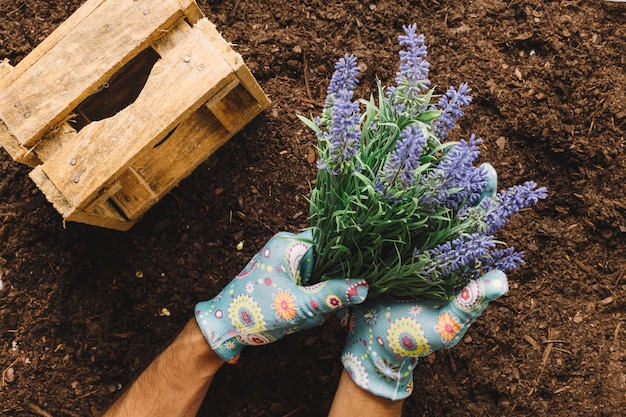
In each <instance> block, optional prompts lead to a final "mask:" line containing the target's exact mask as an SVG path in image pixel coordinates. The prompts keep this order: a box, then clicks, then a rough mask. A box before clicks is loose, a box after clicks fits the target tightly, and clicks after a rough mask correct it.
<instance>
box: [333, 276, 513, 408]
mask: <svg viewBox="0 0 626 417" xmlns="http://www.w3.org/2000/svg"><path fill="white" fill-rule="evenodd" d="M507 290H508V284H507V279H506V276H505V275H504V274H503V273H502V272H500V271H497V270H494V271H490V272H488V273H487V274H485V275H483V276H482V277H481V278H479V279H477V280H472V281H470V282H469V284H468V285H467V286H466V287H465V288H464V289H463V290H462V291H461V292H460V293H459V295H457V297H456V298H455V299H454V300H452V301H449V302H445V301H443V302H442V301H432V300H421V301H410V300H393V299H391V298H390V297H384V296H383V297H380V298H377V299H375V300H372V301H366V302H365V303H363V304H361V305H358V306H355V307H353V308H352V313H351V316H350V317H349V332H348V340H347V343H346V347H345V349H344V351H343V353H342V356H341V361H342V363H343V366H344V368H345V369H346V371H347V372H348V374H349V375H350V377H351V378H352V380H353V381H354V383H355V384H356V385H358V386H359V387H361V388H363V389H364V390H367V391H369V392H370V393H372V394H374V395H377V396H379V397H385V398H388V399H391V400H401V399H404V398H406V397H408V396H409V395H410V394H411V392H412V391H413V369H414V368H415V364H416V363H417V359H418V358H420V357H423V356H426V355H428V354H430V353H431V352H433V351H436V350H442V349H450V348H452V347H454V346H455V345H456V344H457V343H458V342H459V340H461V338H462V337H463V335H464V334H465V331H466V330H467V329H468V328H469V326H470V325H471V324H472V323H473V322H474V320H475V319H476V318H477V317H478V316H480V314H481V313H482V312H483V311H484V310H485V309H486V308H487V305H488V303H489V302H490V301H492V300H495V299H496V298H498V297H499V296H501V295H502V294H505V293H506V292H507Z"/></svg>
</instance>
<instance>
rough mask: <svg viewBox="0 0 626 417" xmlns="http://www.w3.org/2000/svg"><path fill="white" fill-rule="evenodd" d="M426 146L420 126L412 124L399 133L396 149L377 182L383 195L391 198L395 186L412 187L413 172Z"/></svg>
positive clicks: (424, 136)
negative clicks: (380, 184) (380, 185)
mask: <svg viewBox="0 0 626 417" xmlns="http://www.w3.org/2000/svg"><path fill="white" fill-rule="evenodd" d="M425 144H426V135H425V134H424V130H423V129H422V127H421V126H419V125H417V124H412V125H410V126H407V127H406V128H405V129H404V130H403V131H402V132H401V133H400V139H399V140H398V142H397V143H396V148H395V150H394V151H393V152H391V154H390V155H389V158H388V159H387V162H386V163H385V166H384V167H383V171H382V175H381V178H380V179H379V181H380V182H381V183H382V192H383V194H384V195H387V196H392V194H393V188H394V187H395V186H398V187H400V188H401V189H407V188H409V187H411V186H412V185H413V182H414V180H415V170H416V169H417V167H418V166H419V158H420V156H421V154H422V149H423V148H424V145H425Z"/></svg>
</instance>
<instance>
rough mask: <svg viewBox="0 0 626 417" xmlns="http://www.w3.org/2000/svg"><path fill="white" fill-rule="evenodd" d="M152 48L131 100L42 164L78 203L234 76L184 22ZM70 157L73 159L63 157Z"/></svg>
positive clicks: (68, 195)
mask: <svg viewBox="0 0 626 417" xmlns="http://www.w3.org/2000/svg"><path fill="white" fill-rule="evenodd" d="M181 32H186V33H187V35H185V36H182V35H181ZM154 48H155V50H157V52H159V54H160V55H161V59H160V60H159V61H158V62H157V63H156V64H155V65H154V67H153V69H152V72H151V75H150V77H149V78H148V81H147V82H146V85H145V86H144V89H143V90H142V92H141V93H140V95H139V97H138V98H137V100H136V101H135V102H134V103H133V104H131V105H129V106H128V107H126V108H125V109H124V110H122V111H121V112H120V113H118V114H117V115H116V116H115V117H112V118H109V119H105V120H101V121H98V122H94V123H91V124H90V125H88V126H86V127H85V128H84V129H83V130H81V131H80V132H79V133H78V135H76V136H75V137H74V138H72V139H71V140H70V141H68V142H67V143H66V144H65V145H64V146H63V148H62V149H61V150H59V151H58V152H57V153H56V154H54V155H53V156H52V158H50V159H49V160H48V161H46V162H45V163H44V164H43V165H42V166H43V169H44V171H45V173H46V174H47V176H48V177H49V178H50V179H51V180H52V182H53V183H54V184H55V185H56V186H57V188H58V189H59V190H60V191H61V193H62V194H63V195H64V196H65V197H66V198H67V199H68V201H70V203H71V204H72V205H74V206H76V207H78V208H82V207H83V206H84V204H85V202H88V201H90V200H91V199H93V198H94V197H95V195H96V194H97V193H98V190H99V189H100V187H101V186H102V184H108V183H110V182H111V181H112V180H113V179H115V178H117V177H118V176H119V175H120V174H121V173H122V172H123V171H125V170H126V169H127V168H128V167H129V166H130V164H131V163H132V161H133V160H134V159H137V158H138V157H139V156H140V154H141V152H142V151H144V149H145V150H146V152H147V151H150V150H151V149H152V148H153V147H154V145H156V144H157V143H158V142H159V141H161V140H162V139H163V138H165V137H166V135H167V134H168V133H169V132H171V131H172V130H173V129H174V127H176V126H177V125H178V124H179V123H180V122H181V121H182V120H185V119H186V118H188V117H189V116H190V115H191V114H192V113H193V112H195V111H196V110H197V109H198V108H199V107H200V106H201V105H202V104H203V103H205V102H206V101H208V100H209V98H210V97H211V96H213V95H214V94H216V93H217V92H218V91H219V90H220V89H221V88H223V87H224V86H225V85H227V84H228V83H229V82H231V81H232V80H233V79H234V78H235V75H234V73H233V72H232V69H231V68H230V66H229V65H228V64H226V62H225V61H224V60H222V59H220V58H219V55H217V52H216V51H215V49H214V48H213V47H212V46H211V45H210V44H209V43H208V42H207V40H206V38H205V37H204V36H203V35H202V33H201V32H200V31H198V30H195V29H191V28H190V27H189V26H188V25H187V24H186V23H184V22H183V23H181V24H180V25H179V26H178V27H177V29H175V30H171V31H169V32H168V33H167V35H166V36H164V37H163V38H162V39H161V40H159V42H158V43H157V44H156V45H154ZM200 87H202V88H200ZM72 158H75V159H76V161H77V163H76V164H75V165H70V164H68V162H67V161H69V160H71V159H72Z"/></svg>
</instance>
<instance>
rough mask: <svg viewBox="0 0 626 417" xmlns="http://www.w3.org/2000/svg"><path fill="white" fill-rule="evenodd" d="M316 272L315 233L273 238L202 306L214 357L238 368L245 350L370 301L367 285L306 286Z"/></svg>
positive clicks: (328, 283)
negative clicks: (333, 313)
mask: <svg viewBox="0 0 626 417" xmlns="http://www.w3.org/2000/svg"><path fill="white" fill-rule="evenodd" d="M312 268H313V247H312V239H311V232H310V231H305V232H302V233H300V234H298V235H294V234H292V233H285V232H281V233H278V234H277V235H275V236H274V237H273V238H271V239H270V240H269V241H268V242H267V243H266V244H265V246H264V247H263V249H261V251H260V252H259V253H257V254H256V255H255V256H254V257H253V258H252V259H251V260H250V262H249V263H248V265H247V266H246V267H245V268H244V269H243V270H242V271H241V272H240V273H239V275H237V276H236V277H235V278H234V279H233V280H232V281H231V282H230V283H229V284H228V285H226V287H224V289H223V290H222V291H221V292H220V293H219V294H218V295H217V296H216V297H215V298H213V299H211V300H209V301H205V302H201V303H198V304H197V305H196V309H195V315H196V320H197V322H198V325H199V326H200V329H201V330H202V333H203V334H204V337H205V338H206V339H207V341H208V342H209V344H210V345H211V348H212V349H213V351H215V353H217V354H218V355H219V356H220V357H221V358H222V359H224V360H225V361H226V362H228V363H236V362H237V360H238V359H239V356H240V353H241V350H242V349H243V347H244V346H245V345H264V344H267V343H271V342H273V341H275V340H278V339H280V338H282V337H283V336H285V335H288V334H290V333H294V332H297V331H299V330H302V329H307V328H311V327H314V326H318V325H320V324H322V323H323V322H324V320H325V318H326V315H327V314H328V313H330V312H332V311H334V310H336V309H339V308H343V307H347V306H351V305H354V304H358V303H361V302H363V301H364V300H365V297H366V296H367V290H368V287H367V283H366V282H365V281H363V280H350V279H346V280H343V279H341V280H330V281H325V282H322V283H319V284H316V285H312V286H309V287H305V286H301V285H305V284H306V283H307V281H308V279H309V277H310V274H311V270H312Z"/></svg>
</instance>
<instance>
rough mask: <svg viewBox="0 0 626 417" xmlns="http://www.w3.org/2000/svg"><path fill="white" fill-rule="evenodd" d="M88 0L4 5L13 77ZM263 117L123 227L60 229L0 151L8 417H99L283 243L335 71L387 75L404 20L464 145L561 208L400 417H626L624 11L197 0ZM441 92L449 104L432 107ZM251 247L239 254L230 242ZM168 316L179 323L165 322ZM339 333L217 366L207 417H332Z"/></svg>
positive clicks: (296, 214)
mask: <svg viewBox="0 0 626 417" xmlns="http://www.w3.org/2000/svg"><path fill="white" fill-rule="evenodd" d="M81 3H82V1H80V0H64V1H60V0H30V1H25V0H0V58H3V57H6V58H8V59H9V60H10V62H11V64H12V65H16V64H17V63H18V62H19V61H20V60H21V59H23V58H24V57H25V56H26V55H27V54H28V53H29V52H30V51H31V50H32V49H33V48H34V47H35V46H36V45H37V44H39V43H40V42H41V41H42V40H43V39H45V38H46V37H47V36H48V35H49V34H50V33H51V32H52V31H53V30H54V29H55V27H56V26H58V25H59V24H60V23H61V22H63V21H64V20H65V19H66V18H67V17H68V16H69V15H70V14H71V13H73V12H74V11H75V10H76V9H77V8H78V7H79V6H80V4H81ZM199 5H200V7H201V8H202V10H203V11H204V13H205V14H206V16H207V17H209V19H210V20H211V21H212V22H214V23H215V24H216V25H217V27H218V29H219V30H220V31H221V32H222V34H223V36H224V37H225V38H226V39H227V40H228V41H229V42H231V43H232V44H233V45H234V48H235V49H236V50H237V51H238V52H239V53H240V54H241V55H242V56H243V58H244V60H245V62H246V64H247V65H248V67H249V68H250V69H251V71H252V72H253V73H254V75H255V77H256V78H257V80H258V82H259V84H260V85H261V87H262V88H263V89H264V91H265V92H266V93H267V94H268V96H269V97H270V98H271V100H272V105H271V106H270V107H269V108H268V109H267V110H266V111H265V112H263V113H262V114H261V115H260V116H258V117H257V118H256V119H255V120H254V121H253V122H252V123H250V124H249V125H248V126H247V127H246V128H245V129H244V130H243V131H242V132H240V133H239V134H237V135H236V136H235V137H233V138H232V139H231V140H230V141H229V142H228V143H227V144H226V145H224V146H223V147H222V148H220V149H219V150H218V151H217V152H216V153H215V154H213V155H212V156H211V157H210V158H209V159H208V160H207V161H206V162H204V163H203V164H202V165H200V166H199V167H198V169H196V170H195V171H194V172H193V173H192V175H190V176H189V177H188V178H186V179H185V180H183V181H182V182H181V183H180V185H179V186H178V187H176V188H175V189H174V190H172V191H171V192H170V193H169V194H168V195H166V196H165V197H164V198H163V199H162V200H161V201H160V202H159V203H158V204H157V205H156V206H154V207H153V208H152V209H151V210H150V211H149V212H148V213H147V214H146V215H145V216H144V218H143V219H142V220H141V221H140V222H139V223H138V224H137V225H136V226H134V227H133V228H132V229H131V230H130V231H128V232H116V231H111V230H106V229H101V228H98V227H94V226H88V225H82V224H77V223H67V224H63V222H62V219H61V217H60V216H59V214H58V213H57V212H56V210H55V209H54V208H53V207H52V206H51V205H50V204H49V203H48V202H47V201H46V199H45V197H44V196H43V194H42V193H41V192H40V191H39V190H38V189H37V187H36V186H35V185H34V183H33V182H32V181H31V180H30V178H29V177H28V172H29V170H30V169H29V168H28V167H26V166H23V165H20V164H18V163H16V162H14V161H13V160H12V159H11V158H10V157H9V155H8V154H7V153H6V152H5V151H4V150H0V166H1V171H0V241H1V242H2V244H1V245H0V274H1V275H0V279H1V280H2V283H3V288H2V289H0V372H1V378H0V415H5V416H97V415H98V414H99V413H100V412H102V411H103V410H104V409H106V408H107V406H108V405H109V404H110V403H111V402H112V401H113V400H114V399H115V398H116V397H117V396H118V395H119V394H120V392H122V391H123V390H124V388H125V387H126V386H128V384H129V383H130V382H131V381H132V380H133V379H134V378H135V377H136V376H137V375H138V374H139V373H140V372H141V371H142V369H144V368H145V367H146V366H147V365H148V364H149V362H150V361H151V360H152V359H153V358H154V357H155V356H156V355H157V354H158V352H159V351H161V350H162V349H163V348H164V347H165V346H166V345H167V344H168V342H169V341H171V340H172V338H174V337H175V336H176V334H177V333H178V332H179V331H180V329H181V328H182V327H183V325H184V323H185V322H187V321H188V320H189V319H190V318H191V317H192V309H193V305H194V304H195V303H196V302H198V301H201V300H205V299H208V298H211V297H212V296H213V295H215V294H216V293H217V292H218V291H219V290H220V289H221V288H222V287H223V286H224V285H225V284H226V283H227V282H228V281H229V280H230V279H231V277H233V276H234V275H235V274H236V273H237V272H238V271H239V270H240V269H241V268H242V267H243V266H244V265H245V263H246V261H247V260H248V259H249V258H250V257H252V256H253V255H254V253H255V252H256V251H257V250H258V249H259V248H260V247H261V245H262V244H263V243H264V242H265V241H266V240H267V239H269V238H270V237H271V236H272V235H273V234H274V233H275V232H277V231H280V230H287V231H297V230H298V229H300V228H302V227H305V226H307V212H308V206H307V200H306V196H307V195H308V191H309V181H311V180H312V179H313V178H314V177H315V170H316V166H315V154H314V150H313V146H314V140H315V138H314V137H313V135H312V134H311V133H310V132H309V131H308V130H307V129H306V128H305V127H304V126H303V125H302V123H301V122H300V121H299V120H298V119H297V118H296V114H298V113H299V114H304V115H310V114H313V115H317V114H318V113H319V111H320V109H321V105H322V103H323V100H324V98H325V90H326V87H327V85H328V81H329V79H330V76H331V74H332V71H333V66H334V63H335V62H336V60H337V59H338V58H339V57H341V56H342V55H343V54H344V53H346V52H349V53H354V54H355V55H356V56H357V57H358V59H359V61H360V62H361V65H362V66H363V67H364V68H366V70H365V71H364V73H363V76H362V77H361V83H360V84H359V87H358V95H359V96H360V97H367V96H369V94H370V92H372V91H374V90H375V83H376V78H379V79H381V80H382V81H383V83H386V84H387V83H388V82H391V81H392V80H393V77H394V76H395V72H396V70H397V62H398V60H397V52H398V45H397V37H398V35H399V34H401V32H402V25H405V24H411V23H413V22H415V23H417V26H418V31H419V32H421V33H424V34H425V36H426V42H427V44H428V46H429V60H430V62H431V73H430V74H431V75H430V79H431V80H432V81H433V84H435V85H438V86H440V87H439V88H441V89H442V90H443V89H445V88H447V86H448V85H455V86H456V85H458V84H460V83H462V82H468V83H469V85H470V87H471V88H472V90H473V93H472V95H473V98H474V101H473V103H472V104H471V105H470V106H469V107H468V108H467V111H466V115H465V116H464V117H463V118H462V119H461V123H460V128H459V129H457V130H455V131H454V132H455V133H454V135H453V136H454V137H455V138H459V137H468V136H469V135H470V134H471V133H475V134H476V135H477V136H479V137H482V138H483V139H484V140H485V142H484V145H483V148H482V153H481V159H482V160H484V161H489V162H490V163H492V164H493V165H494V166H495V167H496V169H497V171H498V173H499V178H500V182H499V185H500V188H506V187H509V186H512V185H515V184H519V183H522V182H523V181H526V180H529V179H532V180H535V181H536V182H537V183H539V185H542V186H546V187H547V188H548V189H549V194H550V195H549V198H548V199H547V200H545V201H543V202H541V203H540V204H539V205H538V206H537V207H536V208H533V209H530V210H526V211H524V212H523V213H521V214H520V215H519V216H518V217H516V218H515V219H514V220H513V221H512V222H510V223H509V224H508V226H507V227H506V228H505V230H503V232H502V238H503V239H504V240H506V241H507V242H509V243H511V244H513V245H514V246H515V247H516V248H518V249H522V250H524V251H525V259H526V264H525V265H524V267H523V268H521V269H519V270H517V271H514V272H512V273H510V275H509V279H510V283H511V290H510V292H509V294H508V295H507V296H505V297H502V298H501V299H499V300H497V301H495V302H493V303H492V305H491V306H490V308H489V309H488V310H487V311H486V312H485V313H484V314H483V316H482V317H481V318H480V319H478V321H477V322H476V323H475V325H474V326H473V327H472V328H471V329H470V330H469V331H468V333H467V334H466V336H465V338H464V339H463V341H462V342H461V343H460V344H459V345H458V346H457V347H456V348H454V349H452V350H450V351H446V352H438V353H435V354H432V355H430V356H429V357H427V358H425V359H423V360H421V361H420V362H419V363H418V366H417V370H416V371H415V386H416V388H415V392H414V393H413V395H412V396H411V397H410V398H409V399H408V400H407V401H406V402H405V410H404V415H406V416H426V415H428V416H433V417H434V416H451V415H454V416H504V415H507V416H531V415H532V416H621V415H623V410H624V409H625V407H626V368H625V361H626V336H625V334H626V326H625V323H624V322H625V320H626V310H625V308H626V276H625V273H626V191H625V188H624V183H625V182H626V139H625V136H626V92H625V90H626V71H624V65H625V60H626V55H625V53H624V52H625V51H626V4H624V3H607V2H602V1H599V0H598V1H594V0H561V1H542V0H526V1H519V0H510V1H502V0H474V1H466V2H461V1H458V0H447V1H446V0H443V1H436V0H435V1H423V0H422V1H411V2H409V1H405V0H372V1H370V2H366V3H362V2H358V1H354V0H346V1H341V2H339V1H328V2H325V1H319V0H307V1H291V2H287V1H284V0H247V1H239V0H237V1H200V2H199ZM440 91H441V90H440ZM241 241H243V242H244V246H243V249H242V250H237V248H236V246H237V244H238V243H239V242H241ZM163 308H167V309H168V310H169V312H170V315H163V314H162V309H163ZM344 340H345V331H344V329H343V328H341V326H340V325H339V324H338V323H337V321H336V320H334V319H332V318H331V320H330V321H329V322H328V323H327V324H326V325H325V326H323V327H321V328H316V329H313V330H308V331H303V332H301V333H298V334H296V335H293V336H291V337H289V338H286V339H284V340H281V341H279V342H277V343H274V344H271V345H268V346H265V347H260V348H248V349H246V350H245V351H244V355H243V357H242V359H241V360H240V362H239V363H238V364H237V365H234V366H224V367H223V368H222V369H221V370H220V373H219V375H218V377H217V379H216V380H215V382H214V385H213V386H212V388H211V390H210V393H209V395H208V396H207V399H206V401H205V403H204V405H203V407H202V409H201V412H200V415H202V416H285V417H286V416H292V417H304V416H324V415H326V413H327V411H328V409H329V405H330V403H331V401H332V398H333V392H334V389H335V387H336V385H337V382H338V378H339V375H340V372H341V363H340V362H339V361H338V357H339V354H340V352H341V349H342V345H343V343H344Z"/></svg>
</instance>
